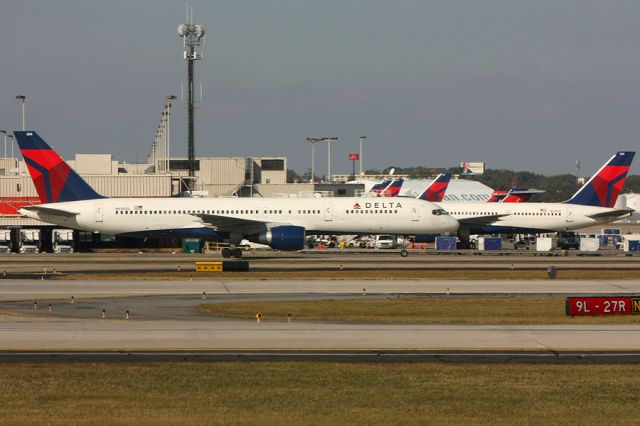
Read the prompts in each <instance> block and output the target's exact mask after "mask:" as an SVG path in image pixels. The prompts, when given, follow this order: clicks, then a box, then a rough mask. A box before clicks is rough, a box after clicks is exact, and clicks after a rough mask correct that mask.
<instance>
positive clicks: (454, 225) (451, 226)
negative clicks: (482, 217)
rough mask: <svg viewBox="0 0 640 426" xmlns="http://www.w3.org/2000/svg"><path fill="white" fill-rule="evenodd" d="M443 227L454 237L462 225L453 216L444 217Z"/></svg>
mask: <svg viewBox="0 0 640 426" xmlns="http://www.w3.org/2000/svg"><path fill="white" fill-rule="evenodd" d="M442 225H443V226H444V227H445V229H446V230H447V233H449V234H452V235H453V234H455V233H456V232H457V231H458V228H459V227H460V223H459V222H458V221H457V220H455V219H454V218H452V217H451V216H443V224H442Z"/></svg>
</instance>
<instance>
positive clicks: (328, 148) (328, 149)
mask: <svg viewBox="0 0 640 426" xmlns="http://www.w3.org/2000/svg"><path fill="white" fill-rule="evenodd" d="M322 140H323V141H325V142H326V143H327V179H329V183H331V142H336V141H337V140H338V138H336V137H333V138H322Z"/></svg>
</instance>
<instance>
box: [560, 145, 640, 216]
mask: <svg viewBox="0 0 640 426" xmlns="http://www.w3.org/2000/svg"><path fill="white" fill-rule="evenodd" d="M634 155H635V152H633V151H620V152H618V153H616V154H615V155H614V156H613V157H611V158H610V159H609V161H607V163H606V164H605V165H604V166H602V168H601V169H600V170H598V172H597V173H596V174H595V175H593V177H592V178H591V179H589V182H587V183H586V184H584V186H583V187H582V188H580V189H579V190H578V192H576V193H575V194H574V195H573V197H571V198H570V199H569V200H567V201H565V203H569V204H582V205H585V206H596V207H613V206H614V205H615V203H616V200H617V199H618V195H619V194H620V191H622V187H623V186H624V181H625V179H626V178H627V173H628V172H629V167H631V162H632V161H633V156H634Z"/></svg>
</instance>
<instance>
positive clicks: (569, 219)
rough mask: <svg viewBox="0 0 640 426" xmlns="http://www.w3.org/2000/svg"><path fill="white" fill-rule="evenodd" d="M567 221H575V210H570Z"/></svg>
mask: <svg viewBox="0 0 640 426" xmlns="http://www.w3.org/2000/svg"><path fill="white" fill-rule="evenodd" d="M567 222H573V212H572V211H569V212H568V213H567Z"/></svg>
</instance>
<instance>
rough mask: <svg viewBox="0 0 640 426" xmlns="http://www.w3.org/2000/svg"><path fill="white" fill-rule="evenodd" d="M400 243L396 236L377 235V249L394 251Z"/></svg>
mask: <svg viewBox="0 0 640 426" xmlns="http://www.w3.org/2000/svg"><path fill="white" fill-rule="evenodd" d="M397 244H398V241H397V239H396V236H395V235H376V245H375V248H377V249H394V248H396V247H397Z"/></svg>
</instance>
